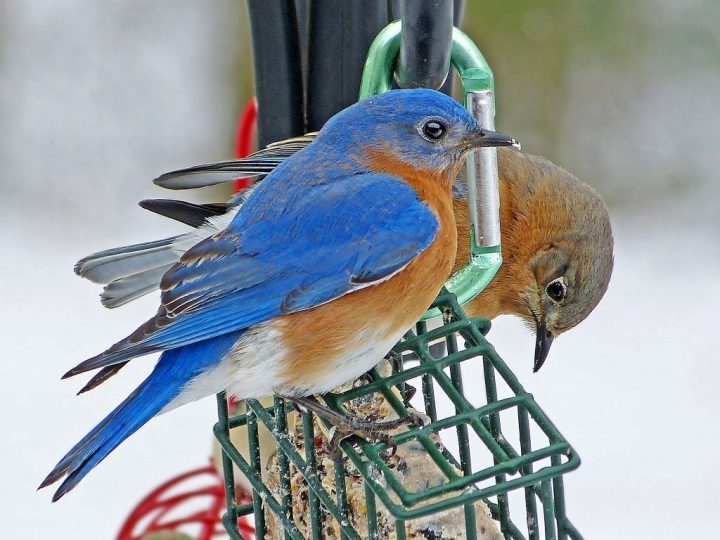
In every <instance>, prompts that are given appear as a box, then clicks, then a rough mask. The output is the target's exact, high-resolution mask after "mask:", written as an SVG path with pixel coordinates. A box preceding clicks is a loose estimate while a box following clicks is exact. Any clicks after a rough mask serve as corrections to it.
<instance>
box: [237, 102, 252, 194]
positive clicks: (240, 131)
mask: <svg viewBox="0 0 720 540" xmlns="http://www.w3.org/2000/svg"><path fill="white" fill-rule="evenodd" d="M256 126H257V100H256V99H255V98H250V101H248V102H247V105H245V108H244V109H243V112H242V114H241V115H240V120H239V122H238V127H237V136H236V138H235V156H236V157H239V158H244V157H247V156H249V155H250V153H251V152H252V150H253V139H254V135H255V130H256ZM251 180H252V179H251V178H239V179H237V180H235V185H234V188H235V193H237V192H238V191H240V190H241V189H243V188H245V187H247V186H248V185H250V182H251Z"/></svg>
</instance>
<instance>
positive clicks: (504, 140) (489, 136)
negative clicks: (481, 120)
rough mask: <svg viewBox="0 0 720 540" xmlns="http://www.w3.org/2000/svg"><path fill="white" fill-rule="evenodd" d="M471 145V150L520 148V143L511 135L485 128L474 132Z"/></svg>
mask: <svg viewBox="0 0 720 540" xmlns="http://www.w3.org/2000/svg"><path fill="white" fill-rule="evenodd" d="M469 143H470V148H485V147H488V146H514V147H515V148H520V143H519V142H518V141H516V140H515V139H514V138H512V137H511V136H510V135H505V134H504V133H498V132H497V131H490V130H488V129H483V128H478V129H476V130H475V131H473V134H472V137H471V139H470V141H469Z"/></svg>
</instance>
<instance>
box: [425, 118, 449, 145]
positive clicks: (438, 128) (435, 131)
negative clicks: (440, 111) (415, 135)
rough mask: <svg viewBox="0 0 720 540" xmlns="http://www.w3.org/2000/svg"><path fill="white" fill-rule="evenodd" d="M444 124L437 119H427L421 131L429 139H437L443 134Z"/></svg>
mask: <svg viewBox="0 0 720 540" xmlns="http://www.w3.org/2000/svg"><path fill="white" fill-rule="evenodd" d="M445 131H446V128H445V125H444V124H443V123H442V122H438V121H437V120H428V121H427V122H425V123H424V124H423V126H422V133H423V135H424V136H425V138H427V139H429V140H430V141H437V140H438V139H441V138H442V137H443V136H444V135H445Z"/></svg>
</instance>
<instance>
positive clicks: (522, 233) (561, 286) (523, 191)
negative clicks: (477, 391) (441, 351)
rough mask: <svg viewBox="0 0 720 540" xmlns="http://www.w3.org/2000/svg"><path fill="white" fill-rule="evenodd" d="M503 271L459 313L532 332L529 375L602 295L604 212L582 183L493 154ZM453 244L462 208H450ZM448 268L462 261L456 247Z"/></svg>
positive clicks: (517, 156) (607, 236)
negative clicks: (519, 323) (520, 323)
mask: <svg viewBox="0 0 720 540" xmlns="http://www.w3.org/2000/svg"><path fill="white" fill-rule="evenodd" d="M498 166H499V174H500V222H501V227H502V253H503V265H502V266H501V267H500V270H499V271H498V273H497V275H496V276H495V277H494V278H493V280H492V281H491V282H490V284H489V285H488V287H487V288H486V289H485V290H484V291H483V292H482V293H481V294H480V295H479V296H478V297H477V298H475V299H474V300H472V301H471V302H470V303H469V304H468V305H467V306H466V309H467V311H468V313H470V314H471V315H473V316H475V315H480V316H484V317H489V318H493V317H495V316H497V315H502V314H509V315H516V316H518V317H520V318H522V319H523V320H525V321H526V322H527V323H528V324H529V325H530V326H531V327H532V328H533V330H534V331H535V333H536V336H537V338H536V345H535V362H534V371H537V370H538V369H540V367H541V366H542V365H543V363H544V362H545V359H546V358H547V355H548V352H549V350H550V345H551V344H552V342H553V339H555V338H556V337H557V336H559V335H560V334H562V333H563V332H565V331H566V330H569V329H570V328H573V327H574V326H576V325H577V324H579V323H580V322H582V321H583V320H584V319H585V318H586V317H587V316H588V315H589V314H590V312H591V311H592V310H593V309H595V306H597V304H598V303H599V302H600V299H601V298H602V297H603V295H604V294H605V291H606V290H607V287H608V283H609V281H610V275H611V273H612V267H613V237H612V231H611V229H610V218H609V215H608V211H607V207H606V206H605V203H604V202H603V200H602V199H601V198H600V196H599V195H598V194H597V193H596V192H595V191H594V190H593V189H592V188H591V187H590V186H588V185H587V184H585V183H583V182H581V181H579V180H578V179H577V178H575V177H574V176H573V175H571V174H570V173H568V172H567V171H565V170H563V169H561V168H560V167H557V166H556V165H554V164H553V163H551V162H550V161H548V160H546V159H544V158H541V157H537V156H532V155H528V154H522V153H520V152H518V151H515V150H510V149H498ZM455 212H456V220H457V224H458V239H463V238H468V236H467V233H466V231H467V229H468V227H469V223H468V216H467V205H466V204H465V203H464V202H461V201H456V204H455ZM460 244H461V245H458V256H457V260H456V269H457V268H459V267H461V266H462V265H464V264H465V262H466V261H467V256H468V246H467V245H463V244H465V242H462V241H460Z"/></svg>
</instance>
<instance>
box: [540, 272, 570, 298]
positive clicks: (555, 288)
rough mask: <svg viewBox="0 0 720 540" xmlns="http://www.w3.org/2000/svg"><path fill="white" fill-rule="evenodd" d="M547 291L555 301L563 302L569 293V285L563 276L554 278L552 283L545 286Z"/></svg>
mask: <svg viewBox="0 0 720 540" xmlns="http://www.w3.org/2000/svg"><path fill="white" fill-rule="evenodd" d="M545 292H546V293H547V295H548V296H549V297H550V298H551V299H552V300H553V301H555V302H561V301H562V300H563V299H564V298H565V294H566V293H567V285H565V280H564V279H563V278H561V277H559V278H557V279H554V280H552V281H551V282H550V283H548V285H547V287H545Z"/></svg>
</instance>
